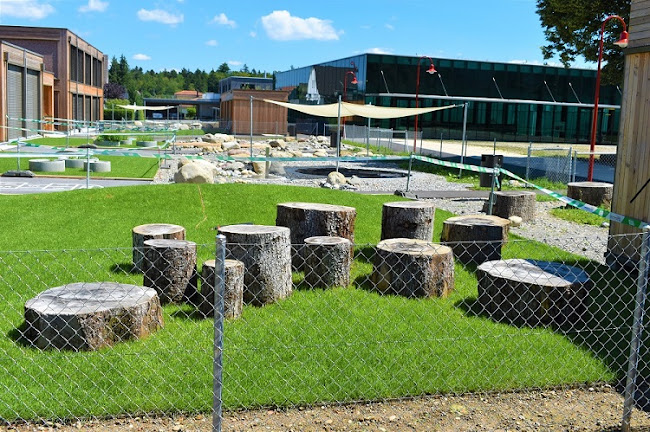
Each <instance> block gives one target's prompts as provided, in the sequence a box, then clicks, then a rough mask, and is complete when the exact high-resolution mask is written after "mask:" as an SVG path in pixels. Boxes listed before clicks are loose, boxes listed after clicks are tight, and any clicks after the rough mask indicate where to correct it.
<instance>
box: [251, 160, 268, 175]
mask: <svg viewBox="0 0 650 432" xmlns="http://www.w3.org/2000/svg"><path fill="white" fill-rule="evenodd" d="M253 171H255V173H256V174H259V175H262V176H263V175H265V174H266V162H253Z"/></svg>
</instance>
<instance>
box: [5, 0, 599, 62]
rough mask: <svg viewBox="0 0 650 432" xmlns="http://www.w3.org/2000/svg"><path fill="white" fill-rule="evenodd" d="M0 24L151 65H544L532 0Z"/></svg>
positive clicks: (98, 14) (46, 3)
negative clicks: (428, 60) (367, 59)
mask: <svg viewBox="0 0 650 432" xmlns="http://www.w3.org/2000/svg"><path fill="white" fill-rule="evenodd" d="M0 24H3V25H25V26H44V27H63V28H68V29H70V30H72V31H73V32H74V33H76V34H78V35H79V36H81V37H82V38H84V39H85V40H86V41H88V42H89V43H90V44H92V45H94V46H95V47H97V48H98V49H99V50H101V51H103V52H104V53H105V54H107V55H108V56H109V58H111V57H113V56H115V57H118V58H119V56H121V55H124V56H125V57H126V59H127V60H128V62H129V65H130V66H131V67H134V66H140V67H142V68H143V69H144V70H149V69H153V70H155V71H161V70H163V69H167V70H170V69H177V70H180V69H182V68H187V69H190V70H195V69H197V68H198V69H203V70H206V71H209V70H210V69H217V68H218V67H219V65H221V64H222V63H224V62H226V63H228V64H229V66H230V68H231V69H232V70H240V69H241V67H242V66H243V65H244V64H245V65H247V66H248V68H249V69H253V68H255V69H256V70H261V71H268V72H272V71H274V70H277V71H283V70H287V69H290V67H291V66H294V67H301V66H307V65H311V64H314V63H319V62H323V61H328V60H335V59H338V58H342V57H347V56H351V55H356V54H361V53H365V52H373V53H390V54H397V55H413V56H422V55H428V56H432V57H443V58H457V59H473V60H488V61H499V62H527V63H530V64H542V63H544V62H545V60H544V59H543V57H542V54H541V50H540V46H542V45H543V44H544V34H543V30H542V26H541V24H540V22H539V19H538V17H537V14H536V13H535V0H456V1H450V0H402V1H396V0H373V1H358V0H357V1H354V0H347V1H342V0H328V1H327V2H316V1H313V0H302V1H260V0H246V1H243V2H241V3H240V2H238V1H236V0H230V1H227V2H223V1H217V0H160V1H159V0H153V1H151V0H131V1H127V0H79V1H76V0H0ZM546 62H548V63H549V64H558V62H557V60H553V59H551V60H548V61H546ZM575 66H577V67H590V68H594V69H595V65H594V64H589V63H584V62H582V61H580V62H578V63H577V64H576V65H575Z"/></svg>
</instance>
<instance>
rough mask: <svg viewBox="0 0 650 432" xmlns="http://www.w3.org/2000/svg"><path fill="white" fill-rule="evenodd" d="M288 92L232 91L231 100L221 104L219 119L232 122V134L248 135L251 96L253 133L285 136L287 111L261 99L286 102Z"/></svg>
mask: <svg viewBox="0 0 650 432" xmlns="http://www.w3.org/2000/svg"><path fill="white" fill-rule="evenodd" d="M288 94H289V92H286V91H264V90H234V91H233V92H232V98H228V99H229V100H227V101H224V102H222V103H221V117H222V118H223V119H227V120H232V121H233V122H234V125H233V133H235V134H237V135H246V134H249V133H250V118H251V116H250V96H251V95H252V96H253V98H254V99H253V133H254V134H279V135H286V134H287V133H288V130H287V109H286V108H284V107H281V106H279V105H275V104H271V103H268V102H264V101H263V100H262V99H273V100H279V101H285V102H286V100H287V97H288Z"/></svg>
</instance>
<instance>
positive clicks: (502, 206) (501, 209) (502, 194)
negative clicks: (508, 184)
mask: <svg viewBox="0 0 650 432" xmlns="http://www.w3.org/2000/svg"><path fill="white" fill-rule="evenodd" d="M536 204H537V194H536V193H535V192H532V191H498V192H494V203H493V205H492V215H493V216H499V217H501V218H504V219H508V218H510V217H511V216H519V217H520V218H521V220H522V221H523V222H531V221H533V220H535V205H536ZM488 206H489V201H487V202H486V203H485V206H484V207H483V211H487V208H488Z"/></svg>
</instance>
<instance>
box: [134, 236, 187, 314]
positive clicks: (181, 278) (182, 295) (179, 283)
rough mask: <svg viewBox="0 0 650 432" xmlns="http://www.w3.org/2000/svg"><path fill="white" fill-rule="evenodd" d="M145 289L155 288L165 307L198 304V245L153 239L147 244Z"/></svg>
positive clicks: (146, 242) (145, 243)
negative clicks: (175, 304) (166, 305)
mask: <svg viewBox="0 0 650 432" xmlns="http://www.w3.org/2000/svg"><path fill="white" fill-rule="evenodd" d="M142 267H143V270H144V283H143V285H144V286H147V287H151V288H154V289H155V290H156V292H157V293H158V296H160V301H161V302H162V303H163V304H165V303H180V302H182V301H190V302H195V301H196V293H197V273H196V243H194V242H191V241H187V240H168V239H152V240H147V241H145V242H144V260H143V263H142Z"/></svg>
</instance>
